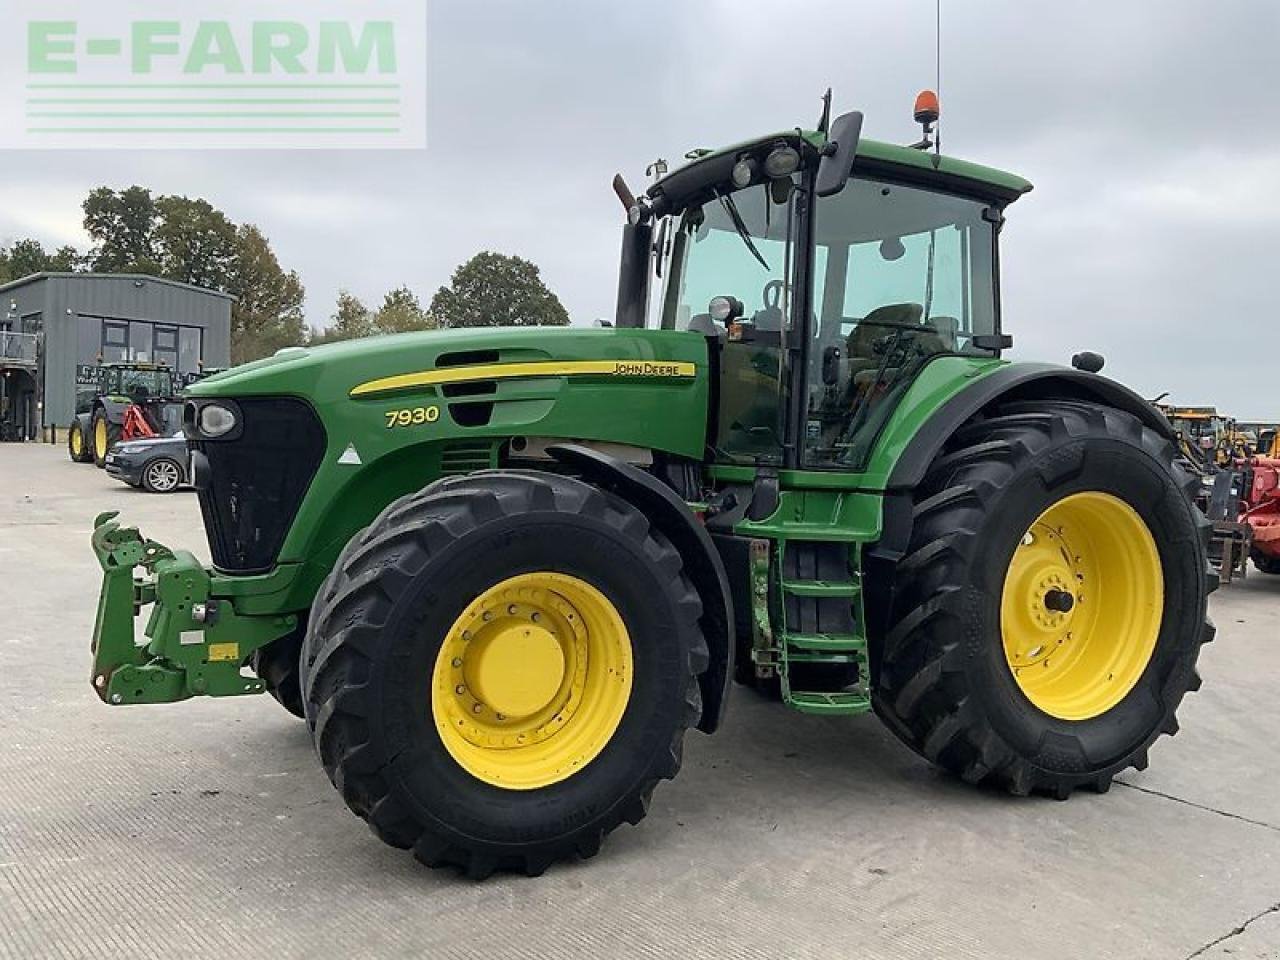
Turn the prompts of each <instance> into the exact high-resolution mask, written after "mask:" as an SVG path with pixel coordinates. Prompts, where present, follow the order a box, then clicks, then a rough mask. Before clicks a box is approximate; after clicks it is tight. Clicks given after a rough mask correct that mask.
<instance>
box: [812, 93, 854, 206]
mask: <svg viewBox="0 0 1280 960" xmlns="http://www.w3.org/2000/svg"><path fill="white" fill-rule="evenodd" d="M861 136H862V114H861V113H859V112H858V111H856V110H855V111H853V112H852V113H845V114H842V115H840V116H838V117H836V119H835V122H834V123H833V124H831V133H830V134H829V135H828V137H827V145H826V147H825V148H824V149H823V152H822V160H820V161H819V162H818V179H817V181H816V182H815V184H814V188H813V189H814V192H815V193H817V194H818V196H820V197H830V196H833V195H834V194H837V193H839V192H840V191H841V190H843V189H844V185H845V184H846V183H848V182H849V174H850V172H851V171H852V170H853V155H854V154H855V153H857V152H858V140H859V138H860V137H861Z"/></svg>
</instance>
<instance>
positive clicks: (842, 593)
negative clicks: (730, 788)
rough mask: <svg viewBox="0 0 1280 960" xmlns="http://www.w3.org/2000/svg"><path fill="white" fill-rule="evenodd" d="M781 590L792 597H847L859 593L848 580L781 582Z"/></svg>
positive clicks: (856, 587) (858, 589)
mask: <svg viewBox="0 0 1280 960" xmlns="http://www.w3.org/2000/svg"><path fill="white" fill-rule="evenodd" d="M782 589H783V591H784V592H785V593H789V594H791V595H792V596H794V597H848V598H850V599H852V598H853V597H856V596H858V594H859V593H861V588H860V587H859V586H858V585H857V584H856V583H853V582H851V581H848V580H783V581H782Z"/></svg>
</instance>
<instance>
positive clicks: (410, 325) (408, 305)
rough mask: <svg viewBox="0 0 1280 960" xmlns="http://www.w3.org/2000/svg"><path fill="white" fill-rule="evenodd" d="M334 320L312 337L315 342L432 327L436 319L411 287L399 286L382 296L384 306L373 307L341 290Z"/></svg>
mask: <svg viewBox="0 0 1280 960" xmlns="http://www.w3.org/2000/svg"><path fill="white" fill-rule="evenodd" d="M332 320H333V323H332V324H330V325H329V326H327V327H325V328H324V330H323V331H321V332H320V333H318V334H316V335H315V336H313V337H312V338H311V342H312V343H315V344H321V343H333V342H335V341H337V340H354V339H356V338H357V337H376V336H380V335H382V334H387V333H408V332H410V331H413V330H433V329H435V326H436V324H435V321H433V320H432V319H431V317H429V316H428V315H427V313H426V311H424V310H423V309H422V304H421V302H420V301H419V300H418V296H417V294H415V293H414V292H413V291H412V290H410V289H409V288H408V287H404V286H401V287H396V289H394V290H392V291H390V292H389V293H388V294H387V295H386V296H384V297H383V298H382V306H381V307H379V308H378V309H377V310H376V311H370V310H369V308H368V307H366V306H365V305H364V303H363V302H361V300H360V299H359V298H358V297H356V296H355V295H353V294H351V293H350V292H348V291H346V290H341V291H339V292H338V308H337V310H336V311H335V313H334V314H333V317H332Z"/></svg>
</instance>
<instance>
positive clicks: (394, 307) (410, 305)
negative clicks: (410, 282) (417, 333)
mask: <svg viewBox="0 0 1280 960" xmlns="http://www.w3.org/2000/svg"><path fill="white" fill-rule="evenodd" d="M435 326H436V323H435V321H433V320H432V319H431V318H430V317H429V316H427V314H426V312H425V311H424V310H423V309H422V304H421V303H419V302H418V297H417V295H416V294H414V292H413V291H412V290H410V289H409V288H408V287H403V286H402V287H396V289H394V290H392V291H391V292H390V293H388V294H387V295H386V296H385V297H383V298H382V306H381V307H380V308H379V309H378V312H377V313H376V314H375V315H374V317H373V328H374V332H376V333H407V332H409V331H410V330H432V329H434V328H435Z"/></svg>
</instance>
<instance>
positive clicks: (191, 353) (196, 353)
mask: <svg viewBox="0 0 1280 960" xmlns="http://www.w3.org/2000/svg"><path fill="white" fill-rule="evenodd" d="M200 356H201V354H200V328H199V327H181V328H179V330H178V372H179V373H195V372H196V371H197V370H199V369H200Z"/></svg>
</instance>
